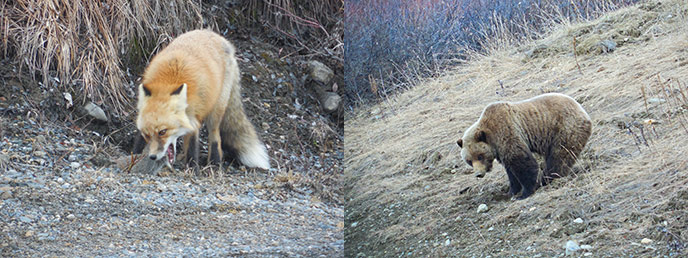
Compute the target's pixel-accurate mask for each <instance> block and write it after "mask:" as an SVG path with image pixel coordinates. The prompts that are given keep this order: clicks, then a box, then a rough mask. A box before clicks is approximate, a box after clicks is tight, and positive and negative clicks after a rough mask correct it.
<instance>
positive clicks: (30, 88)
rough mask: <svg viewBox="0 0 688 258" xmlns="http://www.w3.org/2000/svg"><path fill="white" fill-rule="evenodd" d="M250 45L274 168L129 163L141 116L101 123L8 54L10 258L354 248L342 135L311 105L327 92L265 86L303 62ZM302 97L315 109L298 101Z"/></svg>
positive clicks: (253, 87) (6, 244) (5, 172)
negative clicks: (141, 167) (129, 135)
mask: <svg viewBox="0 0 688 258" xmlns="http://www.w3.org/2000/svg"><path fill="white" fill-rule="evenodd" d="M241 44H242V42H239V43H238V45H241ZM243 44H244V45H246V44H248V43H243ZM242 46H243V45H242ZM241 49H243V50H242V51H243V52H241V57H242V58H243V59H242V60H243V61H244V62H243V63H242V64H243V67H242V68H243V71H244V73H245V76H244V82H243V84H244V86H245V88H246V90H245V91H244V96H245V97H246V99H249V101H247V102H245V106H246V108H247V111H248V112H249V113H251V114H252V118H253V120H254V121H253V122H254V124H255V125H256V127H257V128H261V129H263V130H264V132H269V133H264V135H263V136H264V138H263V140H264V141H265V142H266V144H267V145H269V146H272V148H274V150H272V151H273V152H272V153H278V154H279V155H277V154H274V156H273V157H272V159H273V162H274V163H275V164H273V166H274V167H275V168H273V169H271V170H270V171H263V170H254V169H246V168H244V167H237V166H226V167H225V170H224V171H223V172H219V171H214V172H213V171H210V172H209V170H208V169H205V170H204V171H202V173H201V174H202V175H201V176H196V175H194V174H193V173H191V172H188V171H181V170H180V169H179V168H177V169H178V171H177V172H171V171H169V170H167V169H163V170H162V171H161V172H160V173H157V174H155V175H149V174H144V173H134V172H129V170H126V169H121V168H120V167H118V166H117V165H116V164H115V162H114V161H115V160H117V159H120V158H121V157H122V156H125V155H126V154H125V153H123V152H122V150H125V151H128V149H130V147H131V146H126V145H127V144H126V143H125V144H123V145H121V146H116V145H117V144H113V142H114V143H118V142H119V143H121V142H126V140H122V139H125V138H123V137H122V136H118V135H117V134H123V132H125V131H127V132H128V131H131V130H132V128H130V127H131V125H127V126H128V127H124V126H123V125H121V124H118V123H119V122H115V123H114V124H112V123H111V124H107V125H97V124H93V123H94V122H93V121H90V122H89V121H87V120H88V118H84V117H83V116H81V115H79V114H78V112H76V111H75V109H74V108H72V109H64V108H61V107H60V106H59V105H57V104H59V103H61V102H64V100H63V99H62V98H61V97H60V96H59V94H53V93H51V92H53V89H50V88H49V87H45V86H43V85H39V86H37V85H34V84H35V82H32V80H31V78H30V77H27V76H25V75H22V74H21V73H19V72H17V69H16V67H12V66H11V65H5V64H6V63H5V62H2V63H3V66H2V67H0V71H5V73H2V74H3V75H2V76H0V257H23V256H66V257H75V256H77V257H93V256H137V257H138V256H156V257H158V256H163V257H166V256H191V257H197V256H242V257H341V256H343V249H344V240H343V228H344V222H343V217H344V210H343V209H342V208H341V207H342V206H341V203H340V201H339V197H338V196H339V193H338V187H337V181H338V180H337V177H338V174H339V173H341V168H340V166H339V162H340V160H341V151H340V150H338V149H337V148H332V147H328V146H330V145H338V144H340V143H329V142H333V141H337V140H336V138H334V136H332V135H334V132H332V133H328V134H327V136H320V137H321V138H317V137H316V138H314V136H313V135H315V136H318V134H314V133H313V132H318V131H327V130H319V129H318V128H329V127H328V126H330V125H328V124H325V122H323V121H326V119H324V118H322V116H320V115H318V114H317V112H314V111H311V110H312V109H315V108H314V106H315V105H317V102H313V101H309V102H307V103H306V104H303V102H304V99H307V97H304V96H308V95H307V93H306V92H304V91H303V90H300V91H296V90H294V91H291V92H290V91H288V90H287V87H283V88H280V89H279V90H278V92H266V91H263V90H261V89H263V88H265V87H268V86H271V85H273V84H274V85H278V86H279V85H280V84H279V83H280V82H279V80H280V79H281V78H282V77H284V76H282V74H289V71H294V73H297V71H299V70H298V69H300V67H298V66H293V65H289V64H282V63H279V62H273V63H274V64H273V63H268V62H267V61H265V60H263V58H262V57H261V58H258V56H259V55H257V54H252V53H253V52H261V53H263V52H265V53H272V52H273V49H271V48H269V46H264V47H258V46H253V48H249V47H243V48H241ZM263 56H266V55H263ZM249 60H250V62H249ZM260 67H268V68H267V69H266V68H262V70H265V71H263V72H262V73H261V72H260V71H262V70H261V69H259V68H260ZM289 69H291V70H289ZM270 71H273V73H276V75H271V74H270ZM274 71H279V72H274ZM247 74H249V76H247ZM250 74H253V75H254V76H257V77H259V81H258V82H255V79H253V78H252V77H253V76H250ZM246 77H248V78H249V79H250V80H247V78H246ZM272 77H275V81H274V82H273V81H268V79H270V78H272ZM292 77H294V78H296V77H295V76H290V77H289V78H292ZM285 78H287V77H285ZM293 80H295V83H299V81H298V80H296V79H293ZM263 84H266V85H263ZM297 89H301V88H297ZM289 94H292V95H293V96H295V97H289V96H291V95H289ZM262 95H266V96H262ZM273 95H275V96H273ZM283 95H286V96H287V97H284V96H283ZM55 96H57V97H55ZM293 98H298V99H300V100H301V101H300V102H299V103H302V104H303V107H301V106H298V105H297V107H293V106H294V105H292V104H291V103H292V102H294V100H293ZM263 100H272V101H273V102H274V103H273V102H271V103H272V104H271V105H265V104H264V103H262V102H263ZM55 103H57V104H55ZM265 107H270V108H271V109H270V110H263V109H266V108H265ZM299 108H300V109H299ZM272 109H276V111H275V110H272ZM268 114H271V115H268ZM289 114H297V115H298V116H295V115H293V116H294V117H298V120H295V119H287V118H289V117H288V115H289ZM125 120H126V119H125ZM89 128H99V129H98V130H90V129H89ZM266 128H267V129H266ZM98 131H100V132H101V133H98ZM118 131H119V132H118ZM103 132H105V133H109V134H106V135H104V134H103ZM327 132H329V131H327ZM278 135H281V136H278ZM118 137H119V138H118ZM332 139H335V140H332ZM299 141H305V142H304V143H303V144H302V143H301V142H299ZM297 142H298V143H297ZM328 144H329V145H328ZM202 158H203V154H202ZM120 160H121V159H120ZM226 164H227V165H228V163H226ZM277 168H279V169H277Z"/></svg>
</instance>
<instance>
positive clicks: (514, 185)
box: [506, 169, 521, 197]
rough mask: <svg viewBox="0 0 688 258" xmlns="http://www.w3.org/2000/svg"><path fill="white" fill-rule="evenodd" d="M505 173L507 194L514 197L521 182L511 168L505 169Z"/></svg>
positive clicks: (518, 191) (518, 190) (519, 190)
mask: <svg viewBox="0 0 688 258" xmlns="http://www.w3.org/2000/svg"><path fill="white" fill-rule="evenodd" d="M506 175H507V176H508V177H509V196H510V197H514V196H516V195H517V194H518V193H520V192H521V183H520V182H518V179H516V176H514V173H512V172H511V170H509V169H507V170H506Z"/></svg>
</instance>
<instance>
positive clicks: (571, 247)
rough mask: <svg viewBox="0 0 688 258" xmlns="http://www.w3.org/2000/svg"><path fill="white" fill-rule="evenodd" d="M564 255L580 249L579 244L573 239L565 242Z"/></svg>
mask: <svg viewBox="0 0 688 258" xmlns="http://www.w3.org/2000/svg"><path fill="white" fill-rule="evenodd" d="M565 248H566V255H573V254H574V253H575V252H577V251H578V250H580V249H581V248H580V246H578V243H576V242H575V241H573V240H569V241H567V242H566V246H565Z"/></svg>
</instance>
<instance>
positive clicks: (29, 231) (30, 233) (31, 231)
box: [24, 230, 35, 237]
mask: <svg viewBox="0 0 688 258" xmlns="http://www.w3.org/2000/svg"><path fill="white" fill-rule="evenodd" d="M34 234H35V233H34V232H33V230H28V231H26V233H24V237H32V236H33V235H34Z"/></svg>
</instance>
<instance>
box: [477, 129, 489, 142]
mask: <svg viewBox="0 0 688 258" xmlns="http://www.w3.org/2000/svg"><path fill="white" fill-rule="evenodd" d="M475 140H476V141H478V142H487V135H486V134H485V131H478V132H477V133H475Z"/></svg>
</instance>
